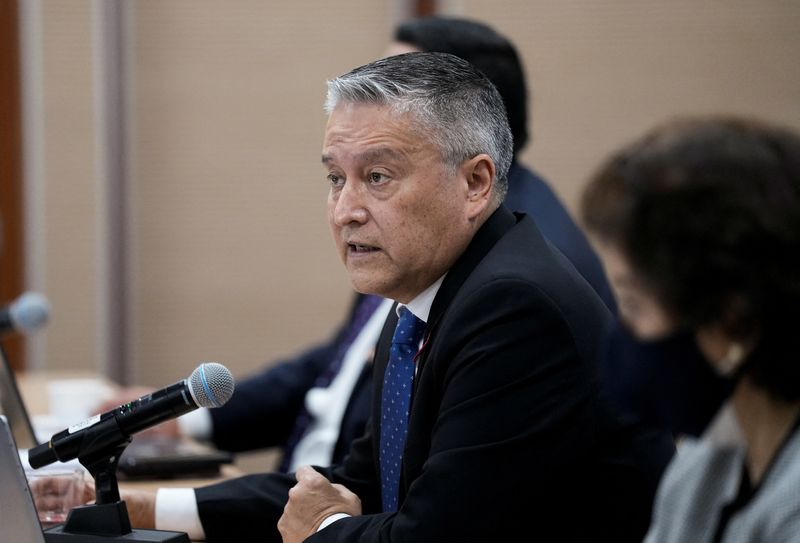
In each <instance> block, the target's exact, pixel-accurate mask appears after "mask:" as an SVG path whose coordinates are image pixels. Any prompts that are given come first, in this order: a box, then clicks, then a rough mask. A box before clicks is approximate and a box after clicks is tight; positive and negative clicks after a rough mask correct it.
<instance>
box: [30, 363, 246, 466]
mask: <svg viewBox="0 0 800 543" xmlns="http://www.w3.org/2000/svg"><path fill="white" fill-rule="evenodd" d="M233 388H234V382H233V376H232V375H231V372H230V371H229V370H228V368H226V367H225V366H223V365H222V364H218V363H216V362H204V363H203V364H200V365H199V366H198V367H197V368H196V369H195V370H194V371H193V372H192V374H191V375H190V376H189V378H188V379H183V380H182V381H178V382H177V383H175V384H172V385H170V386H168V387H166V388H162V389H161V390H158V391H156V392H153V393H151V394H147V395H145V396H142V397H141V398H139V399H137V400H134V401H132V402H130V403H126V404H123V405H120V406H119V407H116V408H114V409H112V410H111V411H107V412H105V413H103V414H101V415H94V416H93V417H90V418H88V419H87V420H85V421H83V422H80V423H78V424H76V425H74V426H70V427H69V428H67V429H66V430H63V431H62V432H59V433H57V434H55V435H53V437H51V438H50V441H49V442H48V443H43V444H41V445H37V446H36V447H33V448H32V449H30V450H29V451H28V462H29V463H30V465H31V467H33V468H34V469H38V468H41V467H43V466H46V465H48V464H52V463H53V462H55V461H56V460H59V461H61V462H66V461H68V460H72V459H74V458H78V459H79V460H83V459H88V460H89V461H92V460H91V459H92V458H99V457H103V456H106V455H109V454H111V453H113V452H114V451H115V449H117V448H119V447H122V448H124V447H125V446H126V445H127V444H128V443H130V441H131V434H135V433H136V432H140V431H142V430H145V429H147V428H150V427H151V426H155V425H156V424H158V423H160V422H164V421H165V420H168V419H171V418H175V417H179V416H181V415H183V414H184V413H188V412H189V411H193V410H195V409H197V408H198V407H220V406H221V405H223V404H225V403H226V402H227V401H228V400H230V399H231V396H233ZM82 463H83V462H82Z"/></svg>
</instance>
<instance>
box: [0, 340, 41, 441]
mask: <svg viewBox="0 0 800 543" xmlns="http://www.w3.org/2000/svg"><path fill="white" fill-rule="evenodd" d="M0 414H3V415H5V416H6V418H7V419H8V423H9V424H10V425H11V431H12V433H13V434H14V439H15V440H16V442H17V446H18V447H20V448H22V449H31V448H33V447H35V446H36V445H38V444H39V442H38V440H37V439H36V434H35V433H34V431H33V425H32V424H31V419H30V417H29V416H28V411H27V409H25V403H24V402H23V401H22V396H21V395H20V393H19V388H18V387H17V381H16V379H15V378H14V373H13V372H12V371H11V366H10V365H9V363H8V358H7V357H6V352H5V349H3V346H2V345H0Z"/></svg>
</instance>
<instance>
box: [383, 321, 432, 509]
mask: <svg viewBox="0 0 800 543" xmlns="http://www.w3.org/2000/svg"><path fill="white" fill-rule="evenodd" d="M424 331H425V323H424V322H422V321H421V320H419V319H418V318H417V317H415V316H414V314H413V313H411V311H409V310H408V309H407V308H405V307H403V308H401V309H400V319H399V320H398V321H397V328H395V330H394V337H393V338H392V348H391V351H390V352H389V364H388V365H387V366H386V373H385V374H384V376H383V394H382V397H381V450H380V465H381V498H382V501H383V510H384V511H397V500H398V493H399V487H400V464H401V460H402V458H403V448H404V446H405V443H406V432H407V430H408V413H409V407H410V404H411V387H412V385H413V383H414V369H415V364H414V355H416V354H417V351H418V350H419V342H420V340H421V339H422V333H423V332H424Z"/></svg>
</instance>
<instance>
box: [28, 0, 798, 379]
mask: <svg viewBox="0 0 800 543" xmlns="http://www.w3.org/2000/svg"><path fill="white" fill-rule="evenodd" d="M397 4H398V2H391V1H388V0H387V1H383V2H375V1H374V0H351V1H342V2H327V1H324V0H314V1H303V2H289V1H285V2H263V1H251V2H244V1H226V2H219V1H175V0H173V1H170V2H157V1H139V2H135V3H132V4H129V5H128V8H129V11H128V14H129V23H130V24H131V26H130V29H131V41H130V43H129V47H130V50H129V52H130V54H131V58H132V59H133V62H132V64H131V66H130V68H131V69H130V71H129V72H128V77H129V79H128V90H129V92H130V106H131V108H130V111H131V115H130V119H129V121H130V124H129V130H130V132H129V138H130V139H129V143H130V146H129V148H128V152H129V155H128V156H129V158H130V166H131V168H130V171H129V175H130V184H129V192H128V194H129V199H128V201H127V203H128V208H129V215H130V222H129V224H128V239H127V243H128V244H129V255H130V259H131V262H130V268H129V281H130V283H129V288H130V291H129V306H130V307H129V311H130V315H129V317H130V318H129V323H130V327H129V329H128V330H126V334H127V337H128V340H129V345H130V355H131V360H132V362H133V370H132V374H131V377H132V378H133V379H134V380H135V381H139V382H144V383H148V384H151V385H159V384H166V383H167V382H169V381H171V380H174V379H177V378H179V377H183V376H185V375H186V374H188V373H189V372H190V371H191V369H192V368H194V367H195V366H196V365H197V364H198V363H199V362H200V361H202V360H218V361H220V362H222V363H225V364H226V365H228V366H229V367H230V368H231V369H232V370H233V371H234V373H236V374H237V375H242V374H244V373H245V372H247V371H250V370H252V369H253V368H255V367H256V366H257V365H259V364H260V363H261V362H263V361H269V360H271V359H272V358H273V357H275V356H278V355H282V354H287V353H290V352H292V351H294V350H296V349H297V348H299V347H300V346H302V345H305V344H308V343H309V342H310V341H311V340H315V339H322V338H324V337H325V336H326V335H327V334H328V333H329V332H330V331H331V330H332V326H333V324H334V323H335V322H336V320H337V318H338V317H339V316H340V315H341V314H342V313H343V311H344V310H345V306H346V303H347V301H348V298H349V294H348V283H347V280H346V277H345V275H344V273H343V270H342V268H341V266H340V264H339V262H338V259H337V257H336V255H335V254H334V252H333V250H332V245H331V242H330V239H329V234H328V230H327V225H326V222H325V215H324V202H325V191H326V186H325V180H324V177H323V175H322V171H321V168H320V166H319V165H318V160H319V158H318V157H319V148H320V142H321V136H322V131H323V127H324V122H325V118H324V115H323V113H322V108H321V103H322V100H323V95H324V80H325V79H326V78H328V77H331V76H333V75H336V74H338V73H340V72H343V71H345V70H347V69H349V68H351V67H353V66H356V65H358V64H361V63H363V62H366V61H368V60H370V59H372V58H373V57H376V56H378V55H379V54H380V53H381V51H382V50H383V47H384V45H385V42H386V39H387V36H388V35H389V33H390V29H391V26H392V23H393V21H392V18H393V16H394V14H395V13H396V12H397V10H396V5H397ZM446 5H447V9H448V10H449V11H451V12H452V13H458V14H463V15H466V16H470V17H473V18H478V19H483V20H486V21H488V22H490V23H491V24H493V25H495V26H496V27H497V28H498V29H500V30H501V31H503V32H505V33H507V34H508V35H509V36H510V37H512V38H513V39H514V40H515V41H516V43H517V44H518V46H519V49H520V51H521V52H522V55H523V57H524V59H525V62H526V66H527V70H528V75H529V77H530V79H531V81H532V87H533V95H534V106H533V119H534V124H533V130H532V132H533V138H534V139H533V143H532V145H531V147H530V148H529V149H528V150H527V151H526V153H525V155H524V158H525V160H526V161H527V162H529V163H531V164H534V165H535V166H536V167H537V168H538V169H539V170H540V171H541V172H542V173H543V174H545V176H546V177H547V178H548V179H550V180H551V182H552V183H553V185H554V187H555V188H556V190H557V191H558V192H559V193H560V194H561V195H562V196H563V197H564V199H565V201H566V202H567V204H568V205H569V206H570V208H571V209H574V207H575V202H576V198H577V196H578V194H579V190H580V187H581V185H582V184H583V182H584V180H585V178H586V176H587V174H588V172H589V171H590V170H591V169H592V168H593V167H594V166H596V164H597V163H598V161H599V160H600V159H601V157H603V156H605V155H606V153H608V152H609V151H610V150H611V149H613V148H614V147H616V146H617V145H619V144H620V143H621V142H623V141H626V140H628V139H630V138H631V137H633V136H635V135H637V134H638V133H640V132H641V131H642V130H644V129H645V128H647V127H649V126H651V125H652V124H653V123H655V122H657V121H659V120H662V119H664V118H666V117H668V116H670V115H674V114H676V113H686V112H692V113H694V112H736V113H747V114H757V115H760V116H763V117H766V118H769V119H774V120H778V121H782V122H785V123H787V124H790V125H793V126H795V127H797V128H800V100H798V98H800V72H798V70H797V68H796V64H797V59H796V57H797V53H798V52H799V51H800V3H796V2H764V1H761V0H752V1H748V2H744V1H727V2H702V3H700V2H694V1H692V2H690V1H687V0H679V1H675V2H662V1H614V2H610V1H602V2H601V1H591V0H582V1H579V0H574V1H570V2H545V1H529V0H518V1H506V2H503V3H502V9H499V4H498V3H497V2H496V1H489V0H462V1H455V0H453V1H450V2H447V3H446ZM94 7H96V5H95V4H93V3H92V2H89V1H88V0H86V1H79V0H71V1H70V2H62V1H60V0H45V1H43V2H42V18H43V29H44V32H43V36H42V37H41V39H42V40H43V41H42V43H43V77H42V81H43V83H44V113H45V122H44V126H45V128H46V130H45V137H44V140H43V141H42V142H41V144H42V145H43V148H44V149H45V153H44V157H45V160H46V164H45V175H44V177H45V179H44V195H45V199H46V206H45V209H46V212H45V214H44V216H43V217H42V218H41V224H40V229H41V236H42V239H43V243H44V246H45V251H44V254H45V257H44V262H41V263H40V265H42V266H43V267H44V268H43V269H45V270H46V274H45V275H46V277H45V279H44V280H43V281H44V284H43V285H41V286H40V288H41V289H42V290H44V291H45V292H46V293H47V295H48V296H49V297H50V299H51V301H52V302H53V306H54V312H53V317H54V318H53V321H52V324H51V326H50V327H49V329H48V331H47V333H46V335H45V336H43V339H42V341H43V342H44V344H45V348H44V360H43V363H44V364H45V365H46V366H47V367H57V368H61V367H68V368H96V367H102V366H103V364H102V361H101V360H99V358H101V357H102V356H103V355H102V352H103V349H102V347H101V346H102V338H100V337H98V336H99V335H101V334H102V333H103V332H102V330H103V326H102V324H103V323H101V322H98V320H99V317H98V315H100V314H102V312H99V311H98V307H100V306H101V305H102V304H103V303H104V302H103V297H102V295H101V294H100V289H99V287H98V280H97V279H98V271H97V270H98V269H100V268H101V264H100V263H98V259H99V258H101V256H100V255H102V251H100V250H98V240H100V241H102V239H103V236H104V235H105V233H104V232H102V231H99V229H98V226H97V222H98V221H97V214H98V210H97V203H96V199H97V198H98V183H100V182H99V181H97V180H96V178H95V174H94V166H93V164H94V160H95V156H94V154H95V143H94V137H95V133H94V124H93V123H94V119H93V109H92V108H93V106H92V84H91V80H92V73H93V72H92V40H91V24H90V21H91V13H92V9H93V8H94ZM101 224H102V223H101ZM112 310H113V308H112Z"/></svg>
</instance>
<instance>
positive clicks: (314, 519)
mask: <svg viewBox="0 0 800 543" xmlns="http://www.w3.org/2000/svg"><path fill="white" fill-rule="evenodd" d="M295 475H296V477H297V484H296V485H295V486H294V487H293V488H292V489H291V490H289V501H288V502H287V503H286V507H284V508H283V515H282V516H281V518H280V519H279V520H278V530H279V531H280V533H281V537H283V543H299V542H300V541H303V540H304V539H306V538H307V537H309V536H311V535H312V534H314V533H315V532H316V531H317V529H318V528H319V525H320V524H322V521H323V520H325V519H326V518H328V517H329V516H331V515H333V514H335V513H347V514H348V515H352V516H355V515H360V514H361V500H360V499H359V498H358V496H356V495H355V494H353V493H352V492H350V491H349V490H347V488H345V487H344V486H342V485H334V484H331V482H330V481H328V480H327V479H326V478H325V477H323V476H322V475H320V474H319V473H317V472H316V471H315V470H314V469H313V468H311V467H310V466H302V467H300V468H299V469H298V470H297V473H296V474H295Z"/></svg>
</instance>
